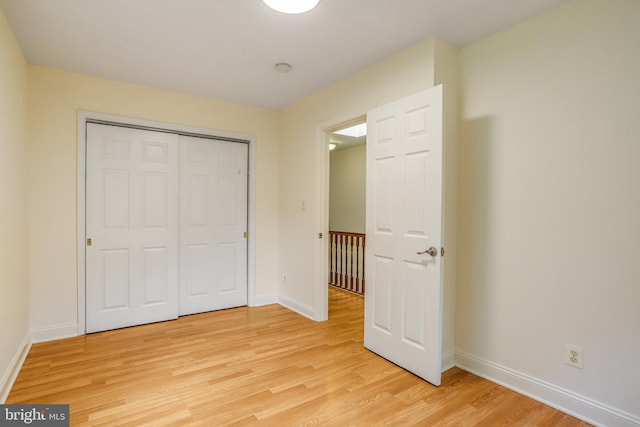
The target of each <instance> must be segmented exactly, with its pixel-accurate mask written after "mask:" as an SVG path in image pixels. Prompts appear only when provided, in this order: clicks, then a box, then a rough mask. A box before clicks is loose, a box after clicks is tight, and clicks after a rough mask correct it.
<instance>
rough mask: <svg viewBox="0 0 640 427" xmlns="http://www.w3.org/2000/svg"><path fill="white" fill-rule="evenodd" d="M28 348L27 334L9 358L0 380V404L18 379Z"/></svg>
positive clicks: (29, 344)
mask: <svg viewBox="0 0 640 427" xmlns="http://www.w3.org/2000/svg"><path fill="white" fill-rule="evenodd" d="M30 348H31V335H30V334H29V333H28V332H27V334H26V335H25V337H24V338H23V339H22V342H21V343H20V346H19V347H18V349H17V350H16V352H15V354H14V355H13V357H12V358H11V362H9V366H8V367H7V370H6V371H5V373H4V375H3V376H2V379H0V404H3V403H5V402H6V401H7V397H9V392H10V391H11V387H13V383H14V382H15V381H16V378H18V374H19V373H20V369H22V364H23V363H24V360H25V359H26V358H27V354H29V349H30Z"/></svg>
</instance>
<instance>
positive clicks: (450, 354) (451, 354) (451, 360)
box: [442, 350, 456, 372]
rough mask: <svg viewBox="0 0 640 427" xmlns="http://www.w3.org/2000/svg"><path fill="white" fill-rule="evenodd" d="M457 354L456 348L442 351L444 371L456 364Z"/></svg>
mask: <svg viewBox="0 0 640 427" xmlns="http://www.w3.org/2000/svg"><path fill="white" fill-rule="evenodd" d="M455 354H456V352H455V350H447V351H444V352H443V353H442V372H444V371H448V370H449V369H451V368H453V367H454V366H456V360H455Z"/></svg>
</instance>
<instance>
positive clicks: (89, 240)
mask: <svg viewBox="0 0 640 427" xmlns="http://www.w3.org/2000/svg"><path fill="white" fill-rule="evenodd" d="M92 244H93V240H91V238H88V239H87V246H91V245H92Z"/></svg>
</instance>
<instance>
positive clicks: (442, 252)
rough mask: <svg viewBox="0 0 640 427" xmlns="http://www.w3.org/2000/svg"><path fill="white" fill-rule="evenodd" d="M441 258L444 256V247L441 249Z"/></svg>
mask: <svg viewBox="0 0 640 427" xmlns="http://www.w3.org/2000/svg"><path fill="white" fill-rule="evenodd" d="M440 256H444V247H442V248H440Z"/></svg>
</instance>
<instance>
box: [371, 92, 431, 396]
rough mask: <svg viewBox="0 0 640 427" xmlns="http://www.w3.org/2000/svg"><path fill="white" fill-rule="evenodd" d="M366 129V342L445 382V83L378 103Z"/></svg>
mask: <svg viewBox="0 0 640 427" xmlns="http://www.w3.org/2000/svg"><path fill="white" fill-rule="evenodd" d="M367 129H368V135H367V226H366V229H367V245H368V248H367V254H366V256H367V262H366V280H367V283H369V284H370V285H369V287H368V289H369V291H367V293H365V346H366V347H367V348H369V349H370V350H372V351H374V352H376V353H378V354H380V355H381V356H383V357H385V358H387V359H389V360H390V361H392V362H394V363H396V364H397V365H399V366H402V367H404V368H405V369H407V370H409V371H411V372H413V373H414V374H416V375H418V376H420V377H422V378H424V379H426V380H427V381H429V382H431V383H433V384H435V385H439V384H440V373H441V359H442V354H441V353H442V301H441V299H442V273H441V270H442V268H441V267H442V266H441V258H440V254H439V252H440V247H441V242H442V232H441V228H442V220H441V216H442V87H441V86H438V87H435V88H432V89H429V90H427V91H423V92H420V93H418V94H415V95H412V96H409V97H407V98H404V99H401V100H399V101H396V102H393V103H390V104H387V105H384V106H381V107H379V108H376V109H375V110H373V111H371V112H369V113H368V114H367ZM430 247H434V248H436V249H437V251H436V253H435V256H432V255H429V254H427V253H424V251H425V250H426V249H428V248H430ZM418 252H421V254H418Z"/></svg>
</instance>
